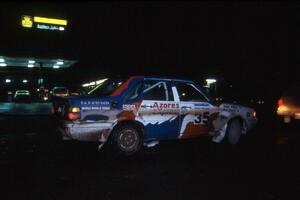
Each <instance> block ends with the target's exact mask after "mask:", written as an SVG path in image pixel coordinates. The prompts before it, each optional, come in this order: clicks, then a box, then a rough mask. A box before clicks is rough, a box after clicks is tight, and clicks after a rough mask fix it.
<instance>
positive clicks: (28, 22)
mask: <svg viewBox="0 0 300 200" xmlns="http://www.w3.org/2000/svg"><path fill="white" fill-rule="evenodd" d="M32 23H33V22H32V17H31V16H28V15H23V16H22V26H23V27H26V28H31V27H32Z"/></svg>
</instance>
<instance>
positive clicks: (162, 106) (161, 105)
mask: <svg viewBox="0 0 300 200" xmlns="http://www.w3.org/2000/svg"><path fill="white" fill-rule="evenodd" d="M150 107H151V108H154V109H158V110H162V109H179V104H178V103H157V102H155V103H154V104H153V105H152V106H150Z"/></svg>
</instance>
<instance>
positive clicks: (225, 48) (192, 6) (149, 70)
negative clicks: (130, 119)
mask: <svg viewBox="0 0 300 200" xmlns="http://www.w3.org/2000/svg"><path fill="white" fill-rule="evenodd" d="M1 4H2V5H1V6H0V11H1V12H0V16H1V20H0V25H1V27H2V28H1V32H0V34H1V35H2V37H1V38H2V41H1V47H0V52H1V53H2V54H5V55H26V56H27V55H28V56H36V55H38V56H42V57H56V56H61V57H65V58H73V59H76V60H79V61H80V62H79V63H77V64H76V65H75V66H74V67H73V68H72V69H69V71H68V73H70V74H73V76H74V77H76V80H79V79H80V81H86V80H89V79H91V80H92V79H94V78H97V77H99V76H107V75H112V74H113V75H116V74H117V75H155V76H156V75H158V76H175V77H179V78H191V79H198V80H199V79H200V78H202V77H203V76H206V75H209V74H212V75H217V76H221V77H223V79H224V80H225V81H227V82H232V83H235V84H236V85H239V86H240V87H247V88H250V89H251V88H252V90H261V91H264V90H274V87H275V88H276V87H278V86H282V87H286V86H288V84H291V80H293V79H295V78H296V77H297V71H298V70H297V67H296V66H297V65H296V62H295V61H296V60H295V58H296V51H294V47H295V44H296V46H297V43H296V42H294V39H293V38H294V36H295V33H296V32H297V30H299V29H298V27H296V26H299V23H298V24H297V23H296V22H297V21H299V20H297V19H298V18H297V15H296V14H295V13H296V12H295V11H296V9H297V6H294V5H290V4H287V3H281V2H265V3H250V2H249V3H239V2H227V3H226V2H214V3H205V2H198V3H197V2H189V3H181V2H168V3H166V2H165V3H163V2H148V3H146V2H145V3H138V2H130V3H125V2H123V3H120V2H89V3H86V2H81V3H71V2H69V3H58V2H56V3H53V4H50V3H38V2H34V3H20V2H18V3H1ZM23 14H28V15H38V16H45V17H53V18H65V19H68V20H69V26H68V27H67V31H66V32H64V33H61V32H49V31H41V30H25V29H23V28H21V26H20V18H21V16H22V15H23ZM298 32H299V31H298ZM62 74H63V73H62ZM287 81H288V82H287ZM283 85H284V86H283Z"/></svg>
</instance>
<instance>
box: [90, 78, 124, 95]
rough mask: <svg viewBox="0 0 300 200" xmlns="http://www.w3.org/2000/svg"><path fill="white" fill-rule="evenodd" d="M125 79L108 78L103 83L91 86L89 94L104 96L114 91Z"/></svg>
mask: <svg viewBox="0 0 300 200" xmlns="http://www.w3.org/2000/svg"><path fill="white" fill-rule="evenodd" d="M126 80H127V79H125V78H108V79H106V80H105V81H104V82H103V83H101V84H99V85H97V86H96V87H94V88H92V89H91V90H90V91H89V92H88V95H89V96H97V97H105V96H108V95H110V94H112V93H113V92H114V91H116V90H117V89H118V88H119V87H120V86H121V85H122V84H123V83H124V82H125V81H126Z"/></svg>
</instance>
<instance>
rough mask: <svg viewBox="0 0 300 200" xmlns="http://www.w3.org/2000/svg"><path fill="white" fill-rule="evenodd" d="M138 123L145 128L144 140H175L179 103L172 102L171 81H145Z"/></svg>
mask: <svg viewBox="0 0 300 200" xmlns="http://www.w3.org/2000/svg"><path fill="white" fill-rule="evenodd" d="M142 98H143V100H142V103H141V107H140V110H139V115H138V116H139V121H140V122H142V123H143V124H144V127H145V138H144V139H145V140H161V139H172V138H177V137H178V134H179V132H178V131H179V129H178V123H179V102H175V101H174V95H173V92H172V89H171V81H164V80H145V82H144V88H143V97H142Z"/></svg>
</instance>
